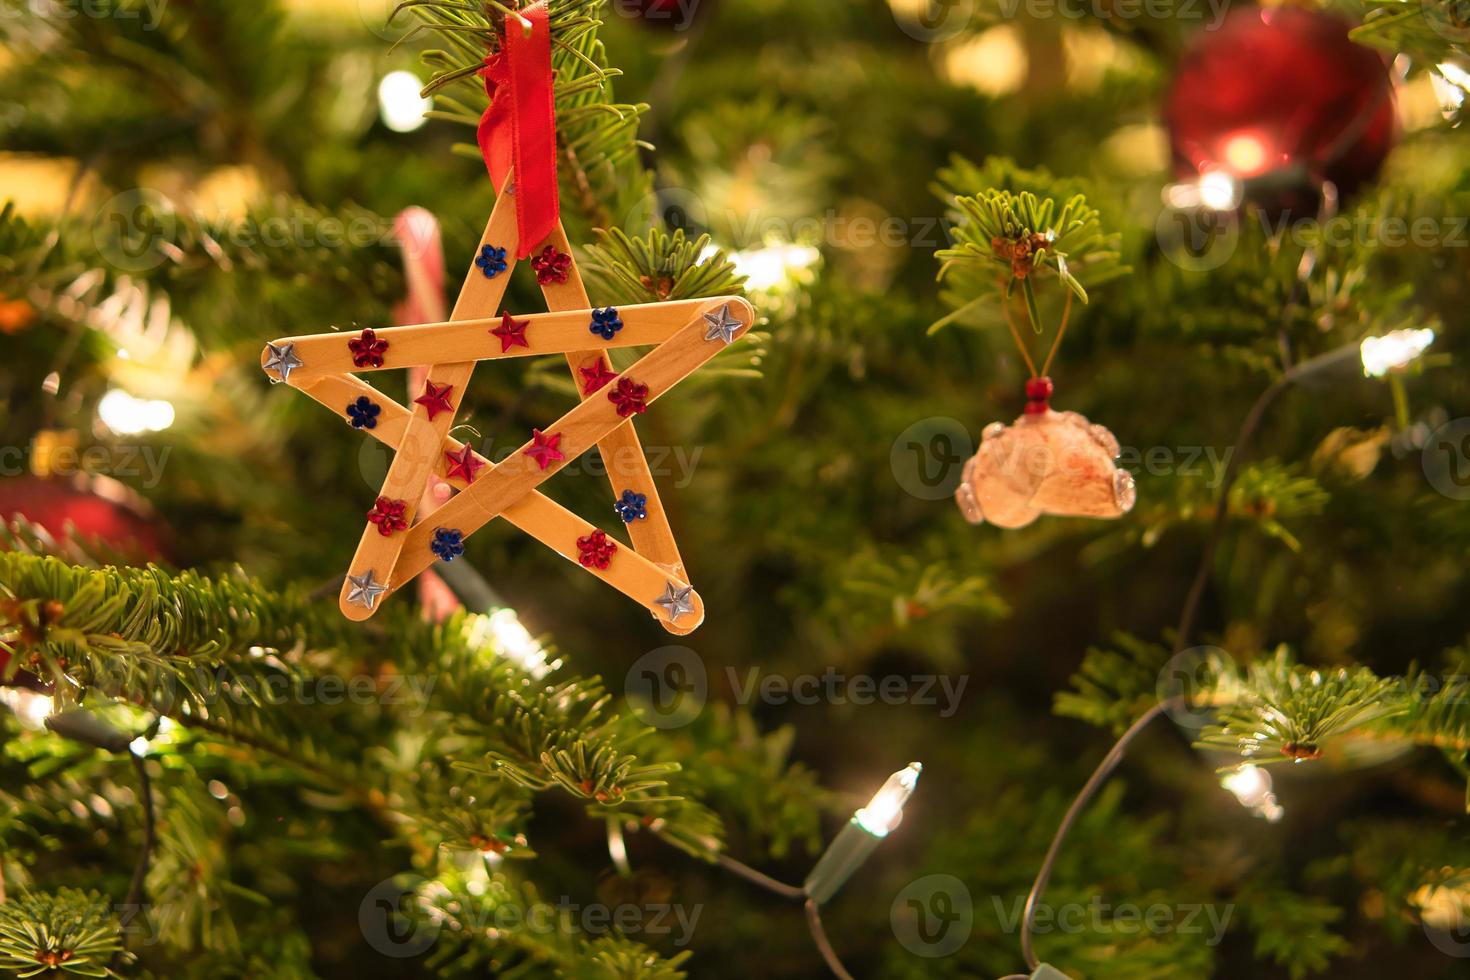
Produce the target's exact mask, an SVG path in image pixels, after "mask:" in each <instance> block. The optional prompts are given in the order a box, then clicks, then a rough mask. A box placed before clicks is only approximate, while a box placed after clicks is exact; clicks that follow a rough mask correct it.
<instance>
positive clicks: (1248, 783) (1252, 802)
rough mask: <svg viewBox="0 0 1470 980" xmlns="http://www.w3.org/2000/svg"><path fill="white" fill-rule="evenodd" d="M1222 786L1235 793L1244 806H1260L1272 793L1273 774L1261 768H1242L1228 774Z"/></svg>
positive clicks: (1221, 783) (1223, 779) (1222, 780)
mask: <svg viewBox="0 0 1470 980" xmlns="http://www.w3.org/2000/svg"><path fill="white" fill-rule="evenodd" d="M1220 785H1221V786H1223V787H1225V788H1226V789H1228V790H1229V791H1230V792H1232V793H1234V794H1235V798H1236V799H1237V800H1239V801H1240V803H1241V805H1242V806H1249V807H1254V806H1259V805H1260V804H1261V802H1262V801H1264V800H1265V799H1266V797H1267V796H1269V795H1270V793H1271V774H1270V773H1268V772H1267V771H1266V770H1264V769H1262V768H1261V767H1260V766H1241V767H1240V768H1239V769H1236V770H1235V771H1234V772H1230V773H1226V775H1225V776H1224V778H1222V779H1221V780H1220Z"/></svg>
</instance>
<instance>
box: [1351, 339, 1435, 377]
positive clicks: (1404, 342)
mask: <svg viewBox="0 0 1470 980" xmlns="http://www.w3.org/2000/svg"><path fill="white" fill-rule="evenodd" d="M1432 343H1434V331H1433V330H1430V329H1429V328H1427V327H1426V328H1424V329H1422V330H1394V331H1391V332H1389V333H1386V334H1384V335H1383V336H1382V337H1364V338H1363V343H1362V345H1361V346H1360V347H1359V348H1358V351H1359V354H1360V355H1361V356H1362V358H1363V374H1365V375H1367V376H1368V377H1370V378H1381V377H1383V376H1384V375H1385V374H1387V373H1388V372H1390V371H1396V370H1398V369H1400V368H1402V367H1404V366H1405V365H1406V364H1408V363H1409V362H1410V361H1412V360H1414V358H1416V357H1418V356H1419V355H1420V354H1422V353H1424V351H1425V350H1426V349H1428V347H1429V345H1430V344H1432Z"/></svg>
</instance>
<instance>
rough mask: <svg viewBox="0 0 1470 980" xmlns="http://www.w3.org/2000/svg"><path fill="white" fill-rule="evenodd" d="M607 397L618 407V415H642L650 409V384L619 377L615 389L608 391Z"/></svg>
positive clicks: (623, 416)
mask: <svg viewBox="0 0 1470 980" xmlns="http://www.w3.org/2000/svg"><path fill="white" fill-rule="evenodd" d="M607 399H608V401H610V402H612V403H613V404H614V405H616V406H617V407H618V415H619V416H621V417H622V418H627V417H628V416H630V415H642V414H643V413H644V412H646V411H648V385H646V384H640V383H638V382H637V381H634V380H633V379H632V378H619V379H618V383H617V384H616V385H614V386H613V390H612V391H609V392H608V393H607Z"/></svg>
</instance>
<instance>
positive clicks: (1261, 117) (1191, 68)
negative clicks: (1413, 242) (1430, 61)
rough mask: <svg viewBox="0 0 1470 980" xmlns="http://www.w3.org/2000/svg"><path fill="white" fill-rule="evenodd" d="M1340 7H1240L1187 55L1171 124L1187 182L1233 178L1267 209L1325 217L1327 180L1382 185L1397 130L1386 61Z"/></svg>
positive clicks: (1344, 190) (1343, 187)
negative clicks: (1322, 194)
mask: <svg viewBox="0 0 1470 980" xmlns="http://www.w3.org/2000/svg"><path fill="white" fill-rule="evenodd" d="M1348 28H1349V25H1348V23H1347V22H1346V21H1344V20H1342V19H1341V18H1340V17H1337V16H1335V15H1333V14H1328V13H1323V12H1319V11H1315V10H1305V9H1298V8H1291V7H1287V8H1278V9H1271V10H1263V9H1259V8H1256V7H1244V8H1236V9H1235V10H1232V11H1231V12H1230V14H1229V15H1228V16H1227V17H1226V19H1225V22H1224V24H1223V25H1221V26H1220V28H1219V29H1218V30H1213V31H1201V32H1200V33H1199V34H1198V35H1197V36H1196V38H1195V40H1194V43H1193V44H1192V45H1191V46H1190V47H1189V48H1188V49H1187V50H1186V51H1185V53H1184V56H1183V57H1182V58H1181V59H1180V60H1179V64H1178V67H1177V69H1176V71H1175V75H1174V80H1173V82H1172V84H1171V85H1170V87H1169V93H1168V95H1167V97H1166V98H1165V104H1164V122H1165V125H1166V126H1167V127H1168V129H1169V143H1170V146H1171V148H1172V152H1173V157H1174V170H1175V173H1176V175H1177V176H1178V178H1179V179H1181V180H1197V179H1199V178H1202V177H1205V176H1207V175H1209V174H1224V175H1226V176H1228V177H1230V178H1232V179H1233V180H1234V181H1237V182H1238V183H1239V184H1240V185H1241V187H1242V190H1243V192H1244V196H1245V199H1247V200H1252V201H1254V202H1256V203H1257V204H1259V205H1261V206H1262V207H1263V208H1264V209H1265V210H1267V211H1268V212H1273V213H1278V214H1279V213H1281V212H1283V211H1291V212H1294V213H1298V214H1315V213H1316V211H1317V201H1318V197H1319V191H1318V187H1319V186H1320V185H1321V184H1322V182H1324V181H1330V182H1331V183H1332V184H1333V185H1335V187H1336V189H1337V191H1338V193H1339V194H1340V195H1347V194H1350V193H1351V192H1352V191H1353V190H1354V189H1356V188H1357V187H1359V186H1361V185H1363V184H1364V183H1367V182H1368V181H1371V180H1372V179H1373V178H1374V177H1375V176H1376V175H1377V174H1378V171H1379V168H1380V167H1381V166H1382V165H1383V160H1384V158H1385V157H1386V156H1387V155H1388V151H1389V148H1390V146H1391V144H1392V142H1393V135H1394V106H1393V87H1392V83H1391V80H1390V76H1389V73H1388V69H1387V67H1386V66H1385V64H1384V61H1383V58H1382V57H1381V56H1380V55H1379V54H1378V53H1377V52H1375V51H1373V50H1372V49H1370V48H1365V47H1363V46H1361V45H1358V44H1355V43H1354V42H1352V41H1351V40H1349V39H1348Z"/></svg>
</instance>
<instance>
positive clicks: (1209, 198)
mask: <svg viewBox="0 0 1470 980" xmlns="http://www.w3.org/2000/svg"><path fill="white" fill-rule="evenodd" d="M1199 200H1200V203H1201V204H1203V205H1204V206H1205V207H1207V208H1209V209H1210V210H1212V211H1233V210H1234V209H1235V208H1236V207H1237V206H1238V205H1239V204H1240V182H1239V181H1238V180H1236V179H1235V178H1234V177H1232V176H1230V175H1229V174H1227V173H1226V172H1225V171H1223V170H1211V171H1210V172H1209V173H1206V174H1201V175H1200V179H1199Z"/></svg>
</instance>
